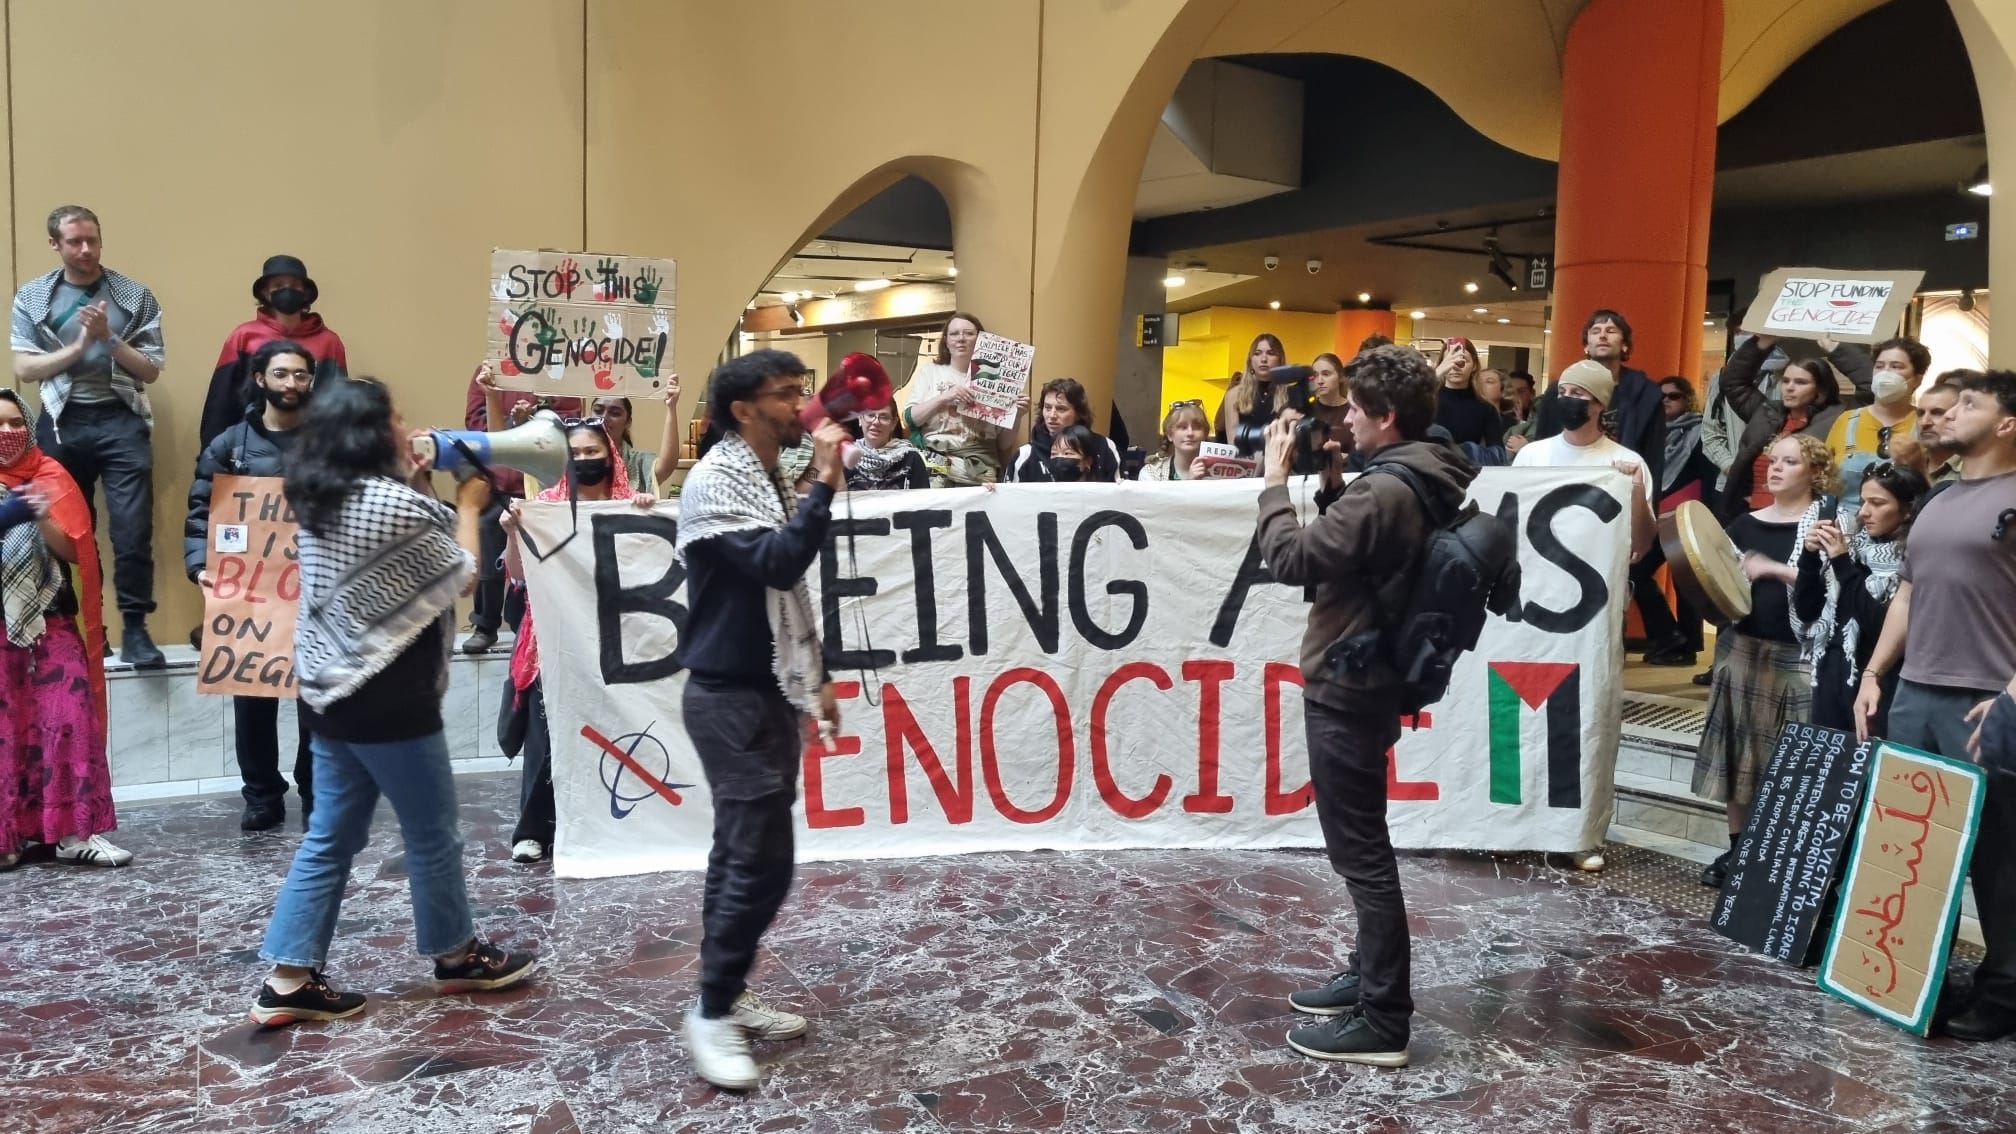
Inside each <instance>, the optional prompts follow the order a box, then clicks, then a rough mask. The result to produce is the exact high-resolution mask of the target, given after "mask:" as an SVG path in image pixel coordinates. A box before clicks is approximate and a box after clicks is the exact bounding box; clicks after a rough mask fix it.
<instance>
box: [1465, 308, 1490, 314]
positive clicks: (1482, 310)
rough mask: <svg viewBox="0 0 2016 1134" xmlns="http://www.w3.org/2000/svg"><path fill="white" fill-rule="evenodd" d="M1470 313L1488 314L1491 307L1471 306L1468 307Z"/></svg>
mask: <svg viewBox="0 0 2016 1134" xmlns="http://www.w3.org/2000/svg"><path fill="white" fill-rule="evenodd" d="M1470 314H1472V315H1489V314H1491V309H1490V308H1489V307H1472V308H1471V309H1470Z"/></svg>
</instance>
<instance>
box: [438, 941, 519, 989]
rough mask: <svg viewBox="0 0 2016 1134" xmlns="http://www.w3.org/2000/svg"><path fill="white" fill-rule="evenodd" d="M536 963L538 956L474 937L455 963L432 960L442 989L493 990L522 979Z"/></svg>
mask: <svg viewBox="0 0 2016 1134" xmlns="http://www.w3.org/2000/svg"><path fill="white" fill-rule="evenodd" d="M538 967H539V958H537V957H535V956H533V955H532V954H530V953H506V952H505V951H504V950H502V949H499V948H498V947H497V946H495V945H492V944H490V943H489V942H488V941H478V942H476V947H475V948H474V949H471V950H469V955H468V956H467V957H465V958H463V960H462V963H461V964H459V965H455V966H454V967H452V968H451V967H449V966H447V965H444V964H442V963H441V962H440V961H436V962H434V983H436V984H438V985H440V986H441V991H442V992H495V991H497V990H498V989H500V988H510V987H511V986H512V985H514V984H518V983H520V982H522V981H524V980H525V979H526V978H527V977H529V976H531V975H532V970H534V969H536V968H538Z"/></svg>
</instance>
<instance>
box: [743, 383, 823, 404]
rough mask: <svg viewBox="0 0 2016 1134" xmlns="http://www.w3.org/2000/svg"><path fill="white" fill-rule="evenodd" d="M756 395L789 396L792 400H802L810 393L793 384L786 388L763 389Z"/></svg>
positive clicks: (761, 396) (770, 396)
mask: <svg viewBox="0 0 2016 1134" xmlns="http://www.w3.org/2000/svg"><path fill="white" fill-rule="evenodd" d="M756 396H757V397H759V398H789V399H791V400H792V401H794V402H802V401H804V400H805V399H806V398H807V397H809V396H810V395H808V394H807V393H806V392H805V391H804V390H801V389H799V388H797V387H796V386H793V387H792V388H790V389H788V390H765V391H763V392H762V393H760V394H757V395H756Z"/></svg>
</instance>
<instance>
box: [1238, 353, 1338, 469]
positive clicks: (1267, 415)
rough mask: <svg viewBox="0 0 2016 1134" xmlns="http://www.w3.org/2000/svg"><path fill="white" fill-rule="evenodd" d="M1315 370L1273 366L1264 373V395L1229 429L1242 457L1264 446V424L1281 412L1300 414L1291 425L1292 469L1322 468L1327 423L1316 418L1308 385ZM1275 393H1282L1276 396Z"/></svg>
mask: <svg viewBox="0 0 2016 1134" xmlns="http://www.w3.org/2000/svg"><path fill="white" fill-rule="evenodd" d="M1315 373H1316V372H1315V371H1314V370H1311V369H1310V368H1309V367H1307V366H1277V367H1275V368H1274V369H1272V370H1269V371H1268V372H1267V387H1268V390H1267V393H1266V394H1264V395H1262V399H1263V400H1262V401H1261V403H1260V404H1259V405H1256V406H1254V407H1253V411H1254V412H1253V413H1251V414H1249V415H1247V416H1246V417H1243V418H1240V419H1239V420H1238V421H1237V422H1235V423H1234V424H1233V426H1232V436H1231V441H1232V445H1233V447H1234V448H1236V449H1238V450H1239V454H1240V455H1241V456H1244V457H1252V456H1255V455H1257V454H1259V452H1260V451H1261V450H1262V449H1264V448H1266V447H1267V438H1266V432H1267V424H1268V423H1269V422H1270V421H1272V420H1273V419H1274V416H1275V414H1276V413H1277V412H1278V411H1276V410H1275V409H1274V406H1275V405H1277V404H1278V405H1280V407H1281V408H1282V409H1292V410H1294V411H1295V412H1297V413H1299V414H1301V415H1302V419H1301V420H1300V421H1297V422H1296V423H1295V470H1296V471H1297V472H1304V473H1307V472H1316V471H1318V470H1319V469H1320V468H1321V467H1322V459H1323V446H1324V445H1325V444H1327V443H1328V442H1329V440H1330V423H1329V422H1327V421H1324V420H1323V419H1322V418H1320V417H1318V416H1316V413H1315V410H1314V407H1315V405H1316V391H1315V390H1313V389H1311V388H1310V386H1309V379H1310V378H1312V377H1314V376H1315ZM1276 391H1283V392H1282V393H1281V394H1280V395H1279V396H1278V397H1277V395H1276Z"/></svg>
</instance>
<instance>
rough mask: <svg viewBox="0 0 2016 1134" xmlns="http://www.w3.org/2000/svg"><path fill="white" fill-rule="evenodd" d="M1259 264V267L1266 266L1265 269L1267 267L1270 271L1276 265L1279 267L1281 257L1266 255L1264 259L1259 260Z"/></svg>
mask: <svg viewBox="0 0 2016 1134" xmlns="http://www.w3.org/2000/svg"><path fill="white" fill-rule="evenodd" d="M1260 266H1261V267H1263V268H1266V269H1267V270H1268V271H1270V272H1271V271H1273V270H1274V269H1276V268H1278V267H1280V266H1281V257H1279V256H1268V257H1266V258H1265V259H1263V260H1261V261H1260Z"/></svg>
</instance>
